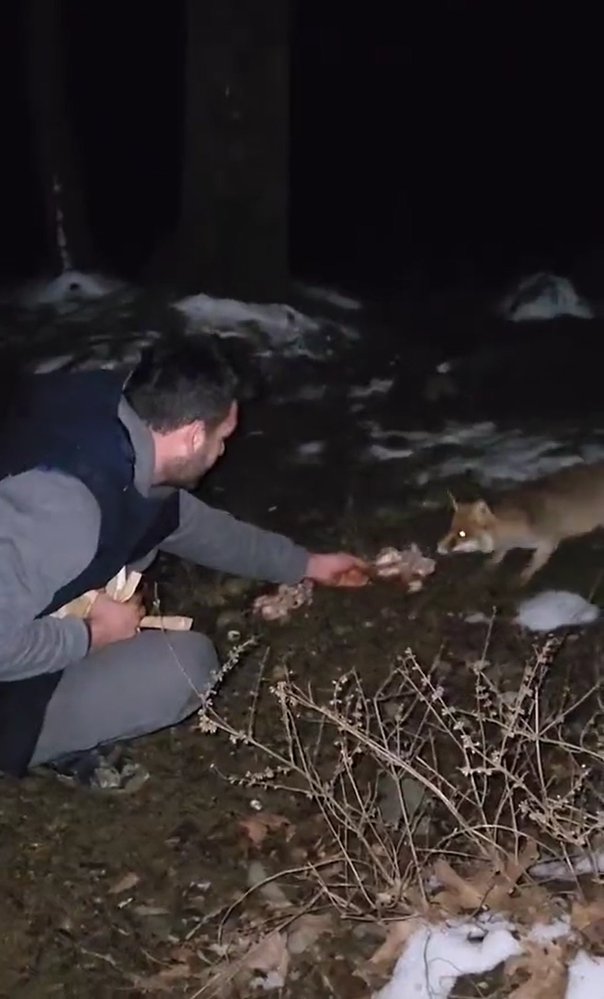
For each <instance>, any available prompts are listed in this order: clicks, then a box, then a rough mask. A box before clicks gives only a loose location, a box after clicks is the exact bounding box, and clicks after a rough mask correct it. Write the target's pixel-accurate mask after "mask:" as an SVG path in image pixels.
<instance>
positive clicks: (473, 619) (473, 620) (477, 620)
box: [464, 611, 491, 624]
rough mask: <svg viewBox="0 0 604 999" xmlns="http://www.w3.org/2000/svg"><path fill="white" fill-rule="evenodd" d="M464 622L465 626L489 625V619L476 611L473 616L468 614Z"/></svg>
mask: <svg viewBox="0 0 604 999" xmlns="http://www.w3.org/2000/svg"><path fill="white" fill-rule="evenodd" d="M464 621H465V622H466V624H489V623H490V621H491V618H490V617H487V616H486V614H483V613H482V611H476V612H475V613H474V614H468V615H467V617H465V618H464Z"/></svg>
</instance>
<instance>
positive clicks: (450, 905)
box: [434, 859, 493, 914]
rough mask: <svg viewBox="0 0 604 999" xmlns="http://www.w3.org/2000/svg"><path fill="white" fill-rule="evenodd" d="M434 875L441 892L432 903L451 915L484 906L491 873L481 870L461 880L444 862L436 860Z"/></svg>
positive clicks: (491, 884)
mask: <svg viewBox="0 0 604 999" xmlns="http://www.w3.org/2000/svg"><path fill="white" fill-rule="evenodd" d="M434 875H435V877H436V878H437V880H438V881H439V882H440V884H441V885H443V886H444V890H443V891H439V892H438V894H437V895H435V897H434V901H435V902H436V904H437V905H440V906H441V908H443V909H445V910H446V911H447V912H449V913H451V914H456V913H458V912H460V911H463V910H468V909H471V910H474V909H480V908H481V907H482V906H483V905H484V904H485V898H486V897H487V895H488V893H489V890H490V889H491V888H492V886H493V872H492V871H488V870H486V869H485V870H482V871H479V872H477V873H476V874H475V875H473V876H472V878H471V879H469V878H462V877H461V875H460V874H458V873H457V872H456V871H454V870H453V868H452V867H451V865H450V864H449V863H448V862H447V861H446V860H442V859H440V860H437V861H436V863H435V865H434Z"/></svg>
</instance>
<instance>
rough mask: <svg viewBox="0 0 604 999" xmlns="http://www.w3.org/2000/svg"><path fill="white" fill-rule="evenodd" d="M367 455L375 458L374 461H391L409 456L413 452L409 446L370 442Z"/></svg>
mask: <svg viewBox="0 0 604 999" xmlns="http://www.w3.org/2000/svg"><path fill="white" fill-rule="evenodd" d="M366 453H367V455H368V456H370V457H371V458H375V460H376V461H392V460H393V459H396V458H411V457H412V455H413V454H414V451H413V448H410V447H393V446H389V445H387V444H371V445H370V447H369V448H368V449H367V452H366Z"/></svg>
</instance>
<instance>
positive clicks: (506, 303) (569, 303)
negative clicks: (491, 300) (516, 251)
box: [500, 272, 594, 323]
mask: <svg viewBox="0 0 604 999" xmlns="http://www.w3.org/2000/svg"><path fill="white" fill-rule="evenodd" d="M500 311H501V314H502V315H503V316H504V317H505V318H506V319H509V320H510V322H513V323H519V322H527V321H534V320H544V319H557V318H559V317H560V316H575V317H577V318H578V319H593V315H594V314H593V310H592V308H591V306H590V305H589V304H588V303H587V302H586V301H585V300H584V299H582V298H581V297H580V296H579V295H578V294H577V292H576V291H575V288H574V287H573V285H572V283H571V282H570V281H569V280H568V278H564V277H557V276H556V275H555V274H546V273H545V272H541V273H539V274H533V275H531V276H530V277H528V278H525V279H524V281H521V282H520V284H519V285H518V287H517V288H515V289H514V291H512V292H511V293H510V294H509V295H506V297H505V298H504V299H503V301H502V303H501V306H500Z"/></svg>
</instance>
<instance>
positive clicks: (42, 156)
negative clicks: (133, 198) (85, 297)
mask: <svg viewBox="0 0 604 999" xmlns="http://www.w3.org/2000/svg"><path fill="white" fill-rule="evenodd" d="M26 30H27V57H28V75H29V94H30V113H31V122H32V128H33V133H34V150H35V151H36V154H37V159H38V173H39V179H40V185H41V187H42V190H43V195H44V206H45V215H46V232H47V244H48V254H49V256H50V258H51V260H52V265H53V269H54V270H55V272H57V273H62V272H63V271H65V270H69V269H71V268H72V267H77V268H79V269H81V270H84V269H87V268H89V267H90V266H91V264H92V260H91V256H92V254H91V247H90V242H89V237H88V228H87V224H86V216H85V208H84V198H83V194H82V190H81V187H80V183H79V177H78V171H77V167H76V160H75V154H74V149H73V146H72V137H71V129H70V125H69V118H68V107H67V98H66V86H65V76H64V71H63V67H64V60H65V52H64V31H63V24H62V4H61V0H26Z"/></svg>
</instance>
